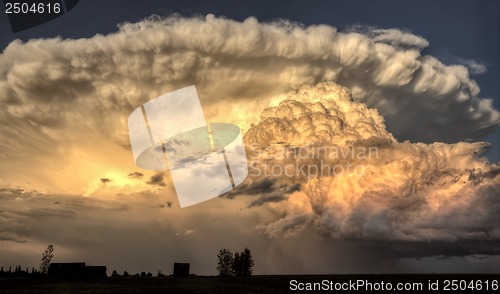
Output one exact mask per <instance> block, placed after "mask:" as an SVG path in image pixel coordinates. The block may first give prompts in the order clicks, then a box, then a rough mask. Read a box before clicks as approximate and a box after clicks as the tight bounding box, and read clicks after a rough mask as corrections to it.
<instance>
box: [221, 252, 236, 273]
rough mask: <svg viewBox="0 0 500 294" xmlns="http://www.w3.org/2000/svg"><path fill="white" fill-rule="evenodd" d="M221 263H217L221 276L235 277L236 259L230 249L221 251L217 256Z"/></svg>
mask: <svg viewBox="0 0 500 294" xmlns="http://www.w3.org/2000/svg"><path fill="white" fill-rule="evenodd" d="M217 258H218V259H219V262H218V263H217V271H218V272H219V276H222V277H227V276H232V275H233V266H234V265H233V263H234V257H233V254H232V253H231V251H229V249H221V250H220V251H219V254H217Z"/></svg>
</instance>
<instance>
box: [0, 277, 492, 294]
mask: <svg viewBox="0 0 500 294" xmlns="http://www.w3.org/2000/svg"><path fill="white" fill-rule="evenodd" d="M292 280H293V281H295V282H294V283H295V284H294V285H298V283H301V287H303V288H304V287H307V285H308V284H309V286H311V285H312V284H313V283H316V284H317V286H318V285H322V283H324V282H323V281H327V282H328V283H329V282H334V283H343V284H346V283H353V282H356V281H358V280H364V281H368V282H372V283H378V285H379V286H380V282H381V281H384V283H385V284H386V285H387V283H391V284H392V285H396V284H397V283H407V284H411V285H413V286H414V285H417V286H418V284H420V285H421V288H420V289H413V290H410V291H397V290H396V289H392V291H390V292H392V293H439V292H440V291H439V290H444V289H443V287H444V286H445V285H446V281H451V280H458V281H460V280H464V281H468V282H467V283H465V284H463V285H466V286H467V287H470V286H471V285H472V287H474V286H477V285H478V284H481V286H482V290H483V291H478V289H471V288H467V289H463V291H447V292H450V293H478V292H481V293H499V292H498V291H500V290H498V288H497V289H496V291H495V290H493V289H491V286H492V285H493V284H495V283H496V285H498V283H499V281H500V274H381V275H376V274H370V275H301V276H298V275H294V276H288V275H282V276H280V275H274V276H251V277H216V276H190V277H184V278H177V277H172V276H167V277H160V278H158V277H149V278H139V277H127V278H125V277H115V278H111V277H108V278H104V279H98V280H58V279H50V278H0V293H2V294H3V293H16V294H17V293H51V294H52V293H234V294H238V293H252V294H260V293H272V294H278V293H290V292H292V293H296V292H302V291H298V290H299V289H295V290H294V289H292V288H294V287H295V286H292V284H293V283H291V282H290V281H292ZM434 281H439V290H438V289H436V290H434V289H429V284H430V283H431V282H434ZM471 281H473V282H472V283H471ZM478 281H479V282H478ZM495 281H496V282H495ZM486 283H488V286H489V287H490V289H489V291H487V292H484V290H486V289H485V288H486ZM292 290H294V291H292ZM304 290H307V289H304ZM316 290H318V289H316ZM323 290H327V291H326V292H336V293H339V292H340V293H387V292H389V291H380V290H378V291H366V289H364V290H363V289H357V290H354V291H353V290H352V289H351V290H347V291H335V290H334V289H323ZM386 290H387V289H386ZM450 290H451V289H450ZM305 292H309V293H310V292H314V291H305ZM322 292H323V291H322Z"/></svg>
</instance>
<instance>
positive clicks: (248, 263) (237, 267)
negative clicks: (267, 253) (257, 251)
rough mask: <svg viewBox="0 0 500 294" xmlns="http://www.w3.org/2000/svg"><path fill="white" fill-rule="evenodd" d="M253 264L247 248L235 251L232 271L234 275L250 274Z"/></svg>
mask: <svg viewBox="0 0 500 294" xmlns="http://www.w3.org/2000/svg"><path fill="white" fill-rule="evenodd" d="M253 266H254V261H253V257H252V253H251V251H250V250H249V249H248V248H245V250H244V251H242V252H241V253H238V252H236V253H235V254H234V262H233V272H234V275H235V276H238V277H242V276H251V275H252V271H253V269H252V268H253Z"/></svg>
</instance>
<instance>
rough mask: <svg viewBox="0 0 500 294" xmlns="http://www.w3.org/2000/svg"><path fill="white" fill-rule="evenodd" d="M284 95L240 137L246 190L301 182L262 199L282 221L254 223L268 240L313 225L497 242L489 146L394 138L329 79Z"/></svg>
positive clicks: (357, 233) (498, 183) (497, 183)
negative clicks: (246, 163) (246, 164)
mask: <svg viewBox="0 0 500 294" xmlns="http://www.w3.org/2000/svg"><path fill="white" fill-rule="evenodd" d="M286 98H287V99H285V100H284V101H282V102H281V103H280V104H279V106H277V107H273V108H268V109H266V110H264V111H263V113H262V115H261V118H262V120H261V121H260V122H259V124H257V125H253V126H252V127H251V128H250V130H249V131H248V132H247V134H246V135H245V140H246V143H247V146H249V147H250V150H251V151H250V152H249V153H248V154H250V155H251V156H252V157H251V160H250V161H251V162H252V166H251V167H252V168H251V170H252V172H251V173H250V174H251V175H253V179H252V181H253V182H254V183H253V184H252V185H253V186H256V183H258V182H269V181H273V180H274V181H277V182H280V183H281V184H280V186H284V185H287V184H288V185H297V184H300V189H298V191H293V192H292V193H289V197H281V198H279V199H276V195H275V194H271V195H269V201H268V202H270V204H269V205H270V206H271V207H273V208H274V209H275V210H276V212H277V214H278V215H279V216H280V219H279V220H277V221H276V222H273V223H270V224H267V225H264V226H262V227H263V228H264V230H265V231H266V232H267V233H268V234H269V235H270V236H291V235H296V234H297V233H298V232H300V231H301V230H302V229H304V228H305V227H307V226H308V225H312V226H314V227H316V228H317V229H318V230H319V231H321V232H323V233H325V234H327V235H328V236H330V237H332V238H334V239H346V238H347V239H372V240H382V239H391V240H405V241H429V240H446V241H456V240H462V239H473V240H476V239H480V240H490V241H491V240H499V239H500V230H499V229H498V225H497V224H498V223H499V221H500V215H499V214H498V203H500V198H499V197H500V167H499V166H498V165H496V164H491V163H489V162H488V161H487V160H486V159H485V158H480V157H479V154H480V153H481V152H483V149H484V148H485V147H486V146H487V144H485V143H466V142H461V143H456V144H445V143H433V144H430V145H428V144H424V143H414V144H412V143H410V142H408V141H405V142H397V141H396V140H395V139H394V138H393V137H392V136H391V134H390V133H388V132H387V131H386V130H385V126H384V124H383V118H382V117H381V116H380V115H379V114H378V113H377V111H375V110H373V109H369V108H367V107H366V106H365V105H363V104H361V103H357V102H353V101H351V95H350V93H349V91H348V90H346V89H345V88H343V87H340V86H338V85H335V84H331V83H322V84H318V85H316V86H304V87H302V88H300V89H298V90H297V91H295V92H292V93H290V94H289V95H287V96H286ZM295 190H297V189H295ZM242 192H243V193H245V190H244V189H243V191H242ZM280 200H281V201H280ZM260 202H261V203H264V202H266V199H265V198H264V199H261V200H260Z"/></svg>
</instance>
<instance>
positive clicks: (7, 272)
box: [0, 265, 43, 277]
mask: <svg viewBox="0 0 500 294" xmlns="http://www.w3.org/2000/svg"><path fill="white" fill-rule="evenodd" d="M41 275H43V274H42V273H39V272H38V270H36V269H35V268H34V267H32V268H31V270H30V269H29V268H28V267H26V269H23V268H22V267H21V266H20V265H18V266H16V268H15V269H14V270H13V269H12V267H9V269H4V267H3V266H2V267H1V268H0V277H34V276H41Z"/></svg>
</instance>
